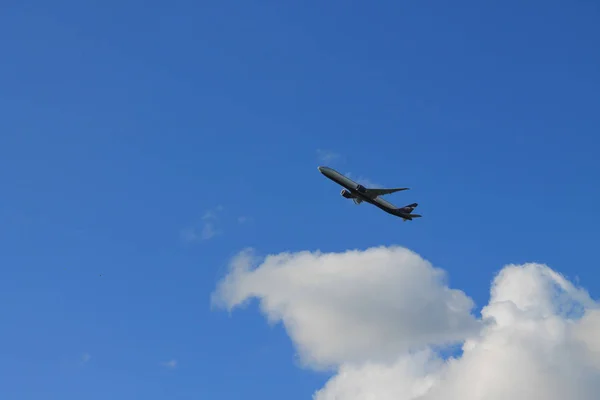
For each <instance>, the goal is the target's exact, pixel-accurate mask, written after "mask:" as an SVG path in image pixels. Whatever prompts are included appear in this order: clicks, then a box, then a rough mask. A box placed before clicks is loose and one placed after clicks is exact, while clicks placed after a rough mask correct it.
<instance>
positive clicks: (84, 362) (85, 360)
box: [81, 353, 92, 364]
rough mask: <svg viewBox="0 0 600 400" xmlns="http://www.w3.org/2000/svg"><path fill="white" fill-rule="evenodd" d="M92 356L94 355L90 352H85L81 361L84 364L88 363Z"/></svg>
mask: <svg viewBox="0 0 600 400" xmlns="http://www.w3.org/2000/svg"><path fill="white" fill-rule="evenodd" d="M91 358H92V356H91V355H90V354H89V353H83V354H82V355H81V363H82V364H87V363H88V362H89V361H90V359H91Z"/></svg>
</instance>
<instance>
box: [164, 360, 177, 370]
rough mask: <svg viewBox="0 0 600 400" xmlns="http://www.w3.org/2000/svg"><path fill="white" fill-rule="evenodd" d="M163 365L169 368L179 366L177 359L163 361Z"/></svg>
mask: <svg viewBox="0 0 600 400" xmlns="http://www.w3.org/2000/svg"><path fill="white" fill-rule="evenodd" d="M162 365H163V366H164V367H167V368H169V369H175V368H176V367H177V360H171V361H167V362H164V363H162Z"/></svg>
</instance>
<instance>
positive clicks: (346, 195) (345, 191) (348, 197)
mask: <svg viewBox="0 0 600 400" xmlns="http://www.w3.org/2000/svg"><path fill="white" fill-rule="evenodd" d="M340 194H341V195H342V196H343V197H345V198H347V199H351V198H353V197H354V196H352V193H350V192H349V191H347V190H346V189H342V191H341V193H340Z"/></svg>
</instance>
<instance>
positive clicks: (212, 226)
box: [181, 205, 223, 243]
mask: <svg viewBox="0 0 600 400" xmlns="http://www.w3.org/2000/svg"><path fill="white" fill-rule="evenodd" d="M222 210H223V206H222V205H218V206H217V207H215V208H214V209H211V210H208V211H206V212H205V213H204V215H203V216H202V223H201V224H200V226H199V227H189V228H186V229H183V230H182V231H181V239H183V240H184V241H185V242H187V243H190V242H196V241H204V240H209V239H212V238H213V237H215V236H217V235H219V234H221V233H222V231H221V230H220V229H218V228H217V222H218V220H219V213H220V212H221V211H222Z"/></svg>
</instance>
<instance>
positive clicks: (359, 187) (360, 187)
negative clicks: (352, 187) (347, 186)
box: [356, 185, 367, 193]
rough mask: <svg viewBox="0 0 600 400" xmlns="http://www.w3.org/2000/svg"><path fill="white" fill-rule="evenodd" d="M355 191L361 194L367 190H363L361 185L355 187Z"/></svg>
mask: <svg viewBox="0 0 600 400" xmlns="http://www.w3.org/2000/svg"><path fill="white" fill-rule="evenodd" d="M356 190H357V191H359V192H361V193H365V192H366V191H367V189H365V187H364V186H363V185H358V186H356Z"/></svg>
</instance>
